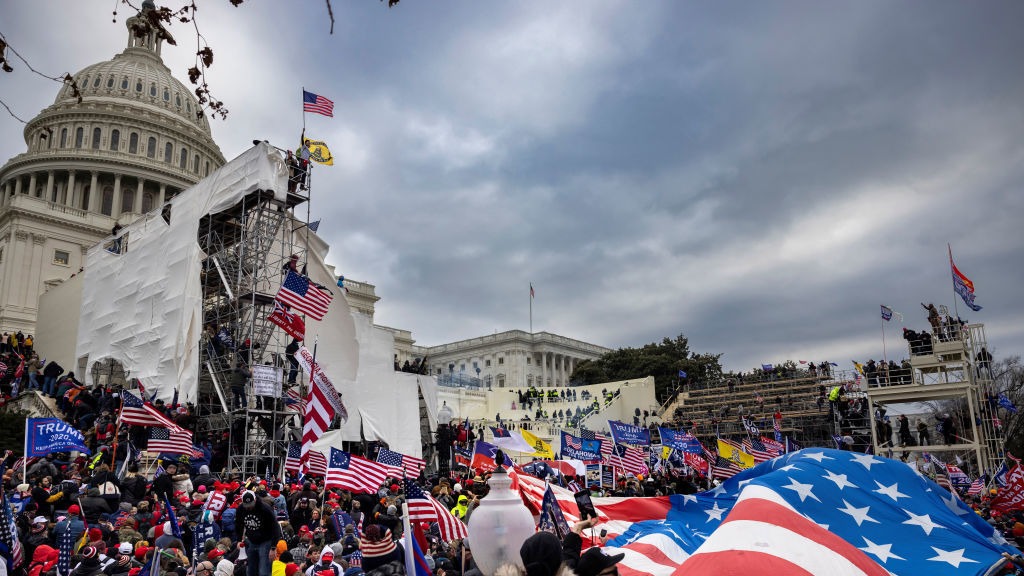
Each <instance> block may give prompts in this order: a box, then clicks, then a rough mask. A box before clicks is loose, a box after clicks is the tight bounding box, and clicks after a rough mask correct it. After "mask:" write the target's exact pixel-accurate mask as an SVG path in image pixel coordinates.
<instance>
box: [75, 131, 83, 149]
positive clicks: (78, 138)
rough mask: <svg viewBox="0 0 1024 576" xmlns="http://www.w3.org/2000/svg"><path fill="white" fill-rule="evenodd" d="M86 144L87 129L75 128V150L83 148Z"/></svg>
mask: <svg viewBox="0 0 1024 576" xmlns="http://www.w3.org/2000/svg"><path fill="white" fill-rule="evenodd" d="M84 143H85V129H84V128H82V127H81V126H79V127H78V128H75V148H81V147H82V144H84Z"/></svg>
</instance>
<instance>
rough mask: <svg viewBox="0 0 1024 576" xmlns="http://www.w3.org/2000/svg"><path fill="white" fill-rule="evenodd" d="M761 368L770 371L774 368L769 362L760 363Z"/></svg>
mask: <svg viewBox="0 0 1024 576" xmlns="http://www.w3.org/2000/svg"><path fill="white" fill-rule="evenodd" d="M761 370H764V371H765V372H771V371H773V370H775V367H774V366H772V365H771V364H761Z"/></svg>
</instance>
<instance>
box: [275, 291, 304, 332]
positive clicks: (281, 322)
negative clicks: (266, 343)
mask: <svg viewBox="0 0 1024 576" xmlns="http://www.w3.org/2000/svg"><path fill="white" fill-rule="evenodd" d="M267 320H270V321H271V322H273V323H274V324H276V325H277V326H279V327H280V328H281V329H282V330H284V331H285V334H288V335H289V336H291V337H292V338H296V339H298V340H305V339H306V323H305V322H304V321H303V320H302V317H301V316H299V315H298V314H295V313H294V312H291V311H290V310H288V308H287V307H286V306H285V305H284V304H282V303H280V302H278V301H277V300H274V311H273V312H271V313H270V316H267Z"/></svg>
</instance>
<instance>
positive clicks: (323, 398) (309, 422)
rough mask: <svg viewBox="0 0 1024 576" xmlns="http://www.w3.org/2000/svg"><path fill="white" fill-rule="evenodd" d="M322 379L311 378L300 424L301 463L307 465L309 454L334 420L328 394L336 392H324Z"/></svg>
mask: <svg viewBox="0 0 1024 576" xmlns="http://www.w3.org/2000/svg"><path fill="white" fill-rule="evenodd" d="M326 385H327V384H325V383H324V382H323V380H322V379H319V378H311V379H310V390H309V396H307V397H306V414H305V416H304V418H303V423H302V456H301V461H302V463H304V464H305V463H307V461H308V459H309V456H308V454H309V452H310V450H311V448H312V447H313V443H314V442H316V441H317V440H318V439H319V438H320V437H321V436H323V435H324V432H326V431H327V429H328V428H329V427H330V425H331V420H333V419H334V405H333V403H332V402H331V400H330V398H331V396H330V393H331V392H334V394H335V395H336V394H337V392H336V391H333V390H325V389H324V386H326Z"/></svg>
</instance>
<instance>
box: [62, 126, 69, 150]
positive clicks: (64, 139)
mask: <svg viewBox="0 0 1024 576" xmlns="http://www.w3.org/2000/svg"><path fill="white" fill-rule="evenodd" d="M67 145H68V129H67V128H61V130H60V147H61V148H66V147H67Z"/></svg>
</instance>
